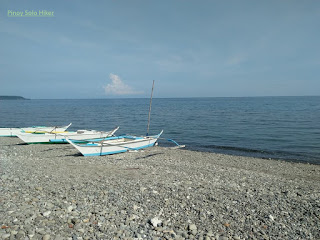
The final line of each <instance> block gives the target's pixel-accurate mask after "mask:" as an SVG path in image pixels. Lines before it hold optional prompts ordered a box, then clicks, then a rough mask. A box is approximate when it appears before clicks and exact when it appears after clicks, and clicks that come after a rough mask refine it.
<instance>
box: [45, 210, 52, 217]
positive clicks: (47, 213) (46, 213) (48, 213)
mask: <svg viewBox="0 0 320 240" xmlns="http://www.w3.org/2000/svg"><path fill="white" fill-rule="evenodd" d="M50 213H51V211H46V212H44V213H43V216H44V217H48V216H49V215H50Z"/></svg>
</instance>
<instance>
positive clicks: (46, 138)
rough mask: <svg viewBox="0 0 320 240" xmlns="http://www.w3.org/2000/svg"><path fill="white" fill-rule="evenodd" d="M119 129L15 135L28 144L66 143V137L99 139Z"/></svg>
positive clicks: (111, 134) (80, 139)
mask: <svg viewBox="0 0 320 240" xmlns="http://www.w3.org/2000/svg"><path fill="white" fill-rule="evenodd" d="M118 129H119V127H116V128H115V129H113V130H111V131H108V132H104V131H95V130H78V131H76V132H62V133H18V134H17V136H18V137H19V138H20V139H21V140H22V141H24V142H25V143H28V144H33V143H68V142H67V141H66V138H69V139H72V140H75V141H76V140H78V141H82V140H84V139H97V138H100V139H101V140H102V139H104V138H106V137H109V136H113V134H114V133H115V132H116V131H117V130H118Z"/></svg>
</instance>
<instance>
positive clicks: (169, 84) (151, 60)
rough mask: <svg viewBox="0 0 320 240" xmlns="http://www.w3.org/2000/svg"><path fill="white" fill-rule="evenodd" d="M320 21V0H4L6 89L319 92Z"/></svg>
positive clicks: (64, 93)
mask: <svg viewBox="0 0 320 240" xmlns="http://www.w3.org/2000/svg"><path fill="white" fill-rule="evenodd" d="M42 10H46V11H48V12H53V15H54V16H53V17H12V12H23V13H24V15H25V14H26V11H27V12H28V13H30V12H31V11H34V12H36V13H37V14H38V15H39V11H42ZM9 11H11V12H9ZM8 15H11V16H8ZM319 24H320V1H318V0H309V1H299V0H282V1H279V0H268V1H255V0H250V1H249V0H242V1H239V0H233V1H231V0H226V1H215V0H200V1H196V0H106V1H97V0H96V1H88V0H69V1H44V0H1V1H0V45H1V47H0V95H20V96H24V97H27V98H40V99H42V98H105V97H149V96H150V91H151V86H152V80H155V92H154V96H155V97H202V96H203V97H229V96H231V97H234V96H235V97H238V96H297V95H319V89H320V77H319V76H320V44H319V43H320V25H319Z"/></svg>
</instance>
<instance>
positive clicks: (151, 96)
mask: <svg viewBox="0 0 320 240" xmlns="http://www.w3.org/2000/svg"><path fill="white" fill-rule="evenodd" d="M153 87H154V80H153V83H152V90H151V97H150V106H149V116H148V128H147V136H149V127H150V115H151V104H152V95H153Z"/></svg>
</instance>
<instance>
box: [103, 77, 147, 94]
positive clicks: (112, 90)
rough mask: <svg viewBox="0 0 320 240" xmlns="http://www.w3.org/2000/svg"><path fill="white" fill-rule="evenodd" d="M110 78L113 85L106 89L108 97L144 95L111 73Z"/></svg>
mask: <svg viewBox="0 0 320 240" xmlns="http://www.w3.org/2000/svg"><path fill="white" fill-rule="evenodd" d="M109 78H110V80H111V83H109V84H107V85H106V86H105V87H104V90H105V93H106V94H107V95H138V94H142V93H143V91H136V90H135V89H133V88H132V87H130V86H129V85H127V84H125V83H124V82H123V81H122V80H121V78H120V77H119V76H118V75H116V74H113V73H110V74H109Z"/></svg>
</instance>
